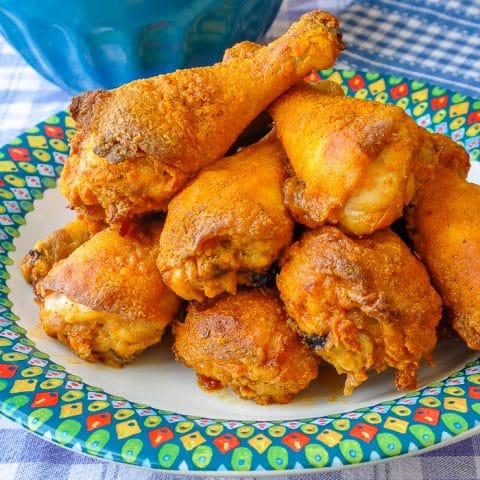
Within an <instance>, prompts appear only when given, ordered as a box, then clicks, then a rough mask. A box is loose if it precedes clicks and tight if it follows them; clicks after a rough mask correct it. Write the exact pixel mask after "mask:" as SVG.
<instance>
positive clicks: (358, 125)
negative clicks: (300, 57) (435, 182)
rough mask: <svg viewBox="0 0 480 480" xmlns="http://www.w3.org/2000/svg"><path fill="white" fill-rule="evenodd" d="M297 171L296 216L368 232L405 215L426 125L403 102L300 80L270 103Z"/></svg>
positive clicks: (291, 183) (293, 181)
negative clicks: (401, 105) (321, 87)
mask: <svg viewBox="0 0 480 480" xmlns="http://www.w3.org/2000/svg"><path fill="white" fill-rule="evenodd" d="M269 112H270V114H271V115H272V117H273V119H274V121H275V128H276V132H277V134H278V136H279V138H280V140H281V142H282V144H283V146H284V147H285V150H286V152H287V155H288V158H289V160H290V162H291V164H292V167H293V170H294V171H295V175H294V176H293V177H291V178H290V179H288V180H287V182H286V184H285V197H286V198H285V200H286V203H287V205H288V206H289V208H290V210H291V212H292V214H293V216H294V217H295V220H297V221H298V222H300V223H303V224H305V225H307V226H308V227H311V228H313V227H317V226H320V225H323V224H324V223H325V222H330V223H338V224H340V225H341V226H342V227H343V228H344V229H346V230H348V231H350V232H352V233H354V234H357V235H363V234H368V233H371V232H374V231H375V230H378V229H381V228H384V227H386V226H388V225H390V224H391V223H392V222H393V221H394V220H395V219H397V218H398V217H400V216H401V214H402V209H403V207H404V205H406V204H407V203H408V202H409V201H410V200H411V198H412V196H413V192H414V186H415V182H414V175H413V167H412V164H413V159H414V156H415V154H416V152H417V150H418V149H419V148H420V144H421V139H420V133H419V127H418V126H417V125H416V124H415V122H414V121H413V120H412V119H411V118H410V117H408V115H407V114H406V113H405V112H404V111H403V110H402V109H401V108H399V107H395V106H393V105H383V104H381V103H378V102H373V101H368V100H360V99H356V98H349V97H344V96H340V95H337V94H335V91H333V92H326V93H325V92H321V91H318V89H316V88H312V87H311V86H310V85H308V84H303V85H300V84H299V85H296V86H295V87H293V88H292V89H290V90H289V91H288V92H287V93H286V94H285V95H283V96H281V97H280V98H279V99H278V100H276V101H275V102H274V103H273V104H272V106H271V107H270V108H269Z"/></svg>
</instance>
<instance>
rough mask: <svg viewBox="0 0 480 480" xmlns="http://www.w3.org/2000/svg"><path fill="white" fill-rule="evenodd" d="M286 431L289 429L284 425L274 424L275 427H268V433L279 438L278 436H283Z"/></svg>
mask: <svg viewBox="0 0 480 480" xmlns="http://www.w3.org/2000/svg"><path fill="white" fill-rule="evenodd" d="M286 431H287V429H286V428H285V427H284V426H283V425H274V426H273V427H270V428H269V429H268V434H269V435H270V436H271V437H275V438H278V437H283V436H284V435H285V432H286Z"/></svg>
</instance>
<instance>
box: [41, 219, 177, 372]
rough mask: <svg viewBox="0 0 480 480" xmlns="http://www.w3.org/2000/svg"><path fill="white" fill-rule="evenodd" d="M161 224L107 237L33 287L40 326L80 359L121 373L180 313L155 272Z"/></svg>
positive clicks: (101, 235)
mask: <svg viewBox="0 0 480 480" xmlns="http://www.w3.org/2000/svg"><path fill="white" fill-rule="evenodd" d="M160 230H161V224H160V223H159V222H152V223H149V224H148V225H144V226H143V228H142V230H141V231H137V232H135V234H133V233H132V234H131V235H129V236H124V237H122V236H120V235H119V234H118V232H116V231H114V230H111V229H105V230H102V231H101V232H99V233H97V234H96V235H94V236H93V237H92V238H91V239H90V240H88V241H87V242H85V243H84V244H83V245H81V246H80V247H78V248H77V249H76V250H75V251H74V252H73V253H71V254H70V256H68V257H67V258H66V259H64V260H61V261H60V262H58V263H56V264H55V265H54V266H53V268H52V269H51V270H50V272H49V273H48V275H47V276H46V277H45V278H44V279H43V280H41V281H40V282H39V283H38V284H37V292H38V295H39V303H40V321H41V323H42V325H43V328H44V329H45V331H46V332H47V334H48V335H50V336H52V337H55V338H58V339H59V340H60V341H61V342H63V343H65V344H66V345H67V346H69V347H70V348H71V349H72V350H73V352H75V353H76V354H77V355H78V356H80V357H81V358H83V359H85V360H88V361H90V362H95V361H97V360H99V361H102V362H104V363H106V364H108V365H111V366H116V367H119V366H122V365H124V364H125V363H127V362H129V361H131V360H132V359H133V358H134V357H135V356H137V355H138V354H139V353H140V352H142V351H143V350H144V349H145V348H147V347H148V346H150V345H153V344H155V343H158V342H159V341H160V339H161V337H162V334H163V331H164V329H165V327H166V326H167V325H168V324H169V323H170V322H171V320H172V319H173V317H174V315H175V314H176V313H177V311H178V309H179V307H180V299H179V298H178V297H177V296H176V295H175V294H174V293H173V292H171V291H170V290H169V289H168V288H167V287H166V286H165V284H164V283H163V281H162V279H161V277H160V274H159V272H158V270H157V268H156V265H155V261H156V257H157V254H158V239H159V236H160Z"/></svg>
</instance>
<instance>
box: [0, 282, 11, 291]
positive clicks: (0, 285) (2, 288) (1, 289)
mask: <svg viewBox="0 0 480 480" xmlns="http://www.w3.org/2000/svg"><path fill="white" fill-rule="evenodd" d="M10 291H11V290H10V289H9V288H8V287H7V286H6V285H2V284H1V283H0V293H10Z"/></svg>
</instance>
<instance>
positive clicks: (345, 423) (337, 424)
mask: <svg viewBox="0 0 480 480" xmlns="http://www.w3.org/2000/svg"><path fill="white" fill-rule="evenodd" d="M332 426H333V428H334V429H335V430H340V431H341V432H343V431H345V430H348V429H349V428H350V420H349V419H348V418H339V419H338V420H334V421H333V422H332Z"/></svg>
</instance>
